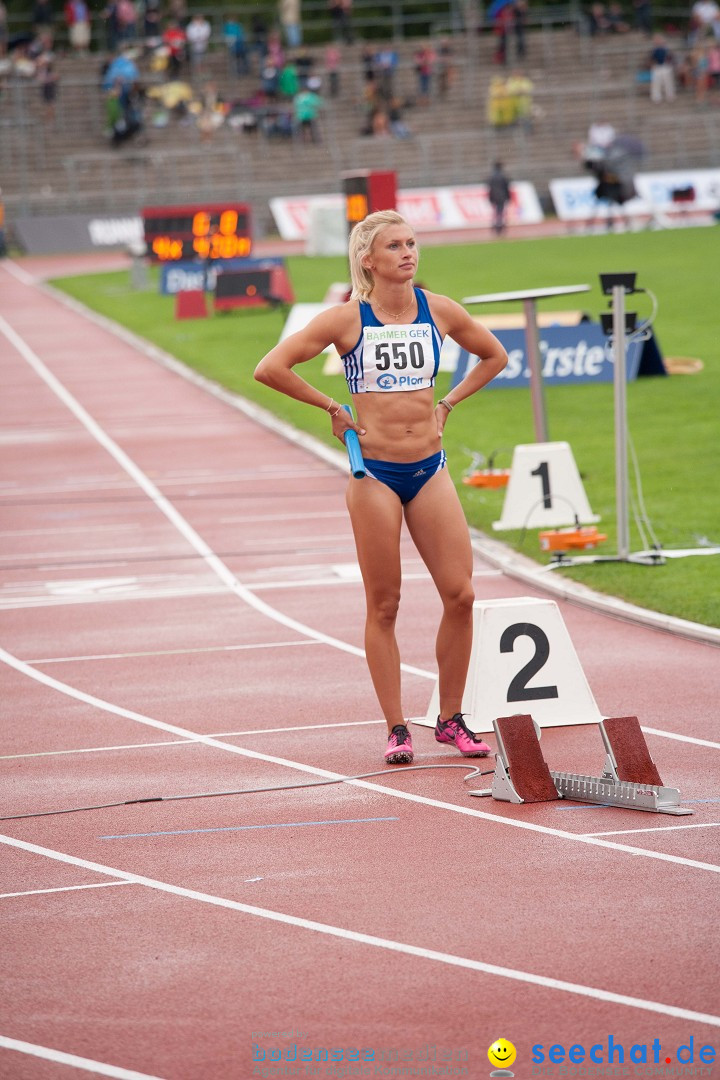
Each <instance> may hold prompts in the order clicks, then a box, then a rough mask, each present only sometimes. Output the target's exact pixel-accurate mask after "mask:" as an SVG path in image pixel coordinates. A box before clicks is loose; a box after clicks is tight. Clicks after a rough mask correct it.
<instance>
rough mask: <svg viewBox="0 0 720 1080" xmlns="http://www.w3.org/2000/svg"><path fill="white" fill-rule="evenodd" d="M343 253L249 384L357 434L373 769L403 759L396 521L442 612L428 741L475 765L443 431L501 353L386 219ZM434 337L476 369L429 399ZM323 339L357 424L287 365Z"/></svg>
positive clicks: (464, 548) (464, 577)
mask: <svg viewBox="0 0 720 1080" xmlns="http://www.w3.org/2000/svg"><path fill="white" fill-rule="evenodd" d="M349 256H350V275H351V280H352V294H351V299H350V300H349V301H348V302H347V303H345V304H342V305H339V306H337V307H333V308H330V309H329V310H327V311H324V312H322V313H321V314H320V315H317V316H316V317H315V318H314V319H313V320H312V321H311V322H310V323H308V325H307V326H306V327H305V329H304V330H301V331H299V332H298V333H296V334H292V335H291V336H289V337H287V338H286V339H285V340H284V341H282V342H281V343H280V344H279V345H276V346H275V348H274V349H271V351H270V352H269V353H268V354H267V355H266V356H265V357H263V359H262V360H261V361H260V363H259V364H258V366H257V368H256V371H255V378H256V379H258V380H259V381H260V382H262V383H265V384H266V385H267V386H270V387H272V388H273V389H274V390H279V391H280V392H281V393H283V394H287V395H289V396H290V397H292V398H295V399H296V400H298V401H303V402H306V403H307V404H308V405H314V406H315V407H316V408H318V409H324V410H325V411H326V412H327V413H329V415H330V417H331V419H332V431H333V434H334V435H335V436H336V437H337V438H338V439H340V441H341V442H343V441H344V436H345V432H346V431H348V430H349V429H352V430H353V431H356V432H357V434H358V436H359V439H360V446H361V449H362V456H363V460H364V463H365V468H366V470H367V475H366V476H365V477H362V478H359V479H356V478H354V477H351V478H350V481H349V484H348V489H347V506H348V510H349V512H350V519H351V522H352V528H353V533H354V536H355V545H356V547H357V555H358V562H359V564H360V571H361V574H362V578H363V583H364V586H365V595H366V602H367V618H366V624H365V651H366V656H367V663H368V667H369V669H370V676H371V678H372V681H373V685H374V687H375V692H376V694H377V697H378V700H379V703H380V707H381V709H382V711H383V714H384V716H385V719H386V720H387V725H388V732H389V737H388V745H387V749H386V751H385V761H386V762H388V763H389V764H400V763H409V762H411V761H412V759H413V750H412V742H411V738H410V733H409V732H408V729H407V726H406V722H405V718H404V714H403V710H402V706H401V700H400V653H399V650H398V645H397V640H396V637H395V623H396V618H397V612H398V604H399V601H400V583H401V566H400V530H401V526H402V521H403V517H404V519H405V521H406V523H407V527H408V530H409V532H410V535H411V537H412V539H413V541H414V543H415V545H416V547H417V549H418V551H419V553H420V556H421V557H422V559H423V561H424V563H425V565H426V566H427V568H428V570H429V571H430V575H431V576H432V579H433V581H434V583H435V586H436V588H437V590H438V592H439V594H440V598H441V600H442V605H443V614H442V619H441V621H440V626H439V629H438V634H437V641H436V657H437V663H438V673H439V691H440V715H439V716H438V719H437V725H436V727H435V738H436V740H437V741H438V742H440V743H452V744H454V745H455V746H456V747H457V749H458V750H459V751H460V753H461V754H464V755H465V756H466V757H484V756H485V755H486V754H488V753H489V752H490V747H489V746H488V745H487V743H485V742H483V741H482V739H481V738H480V737H479V736H478V735H475V734H474V733H473V732H472V731H470V730H469V729H468V727H467V726H466V724H465V722H464V720H463V716H462V713H461V711H460V710H461V708H462V697H463V692H464V689H465V681H466V678H467V671H468V665H469V663H470V650H471V646H472V631H473V619H472V607H473V602H474V599H475V597H474V593H473V586H472V564H473V560H472V549H471V546H470V536H469V533H468V528H467V524H466V521H465V516H464V514H463V511H462V507H461V505H460V500H459V498H458V495H457V492H456V490H455V486H454V484H453V482H452V480H451V479H450V475H449V473H448V470H447V469H446V467H445V452H444V450H443V448H442V435H443V429H444V427H445V424H446V423H447V421H448V417H449V416H450V413H451V412H452V410H453V409H454V408H455V407H456V406H458V405H460V403H461V402H462V401H464V400H465V399H466V398H469V397H470V396H471V395H472V394H474V393H476V392H477V391H478V390H480V389H482V387H483V386H485V385H486V384H487V383H489V382H490V380H491V379H492V378H494V376H495V375H497V374H498V372H500V371H502V369H503V368H504V366H505V364H506V363H507V354H506V352H505V350H504V349H503V347H502V345H501V344H500V342H499V341H498V340H497V338H496V337H494V335H493V334H491V333H490V332H489V330H486V329H485V328H484V327H483V326H481V325H480V324H479V323H477V322H476V321H475V320H474V319H472V318H471V317H470V315H469V314H468V313H467V311H465V309H464V308H463V307H461V306H460V304H458V303H456V302H455V301H454V300H451V299H450V298H449V297H447V296H442V295H438V294H436V293H431V292H427V291H425V290H424V289H420V288H417V287H415V286H414V284H413V280H414V277H415V272H416V270H417V265H418V248H417V243H416V240H415V234H414V232H413V230H412V228H411V227H410V226H409V225H408V224H407V222H406V221H405V219H404V218H403V217H401V215H400V214H398V213H396V212H395V211H394V210H382V211H379V212H377V213H374V214H370V215H369V216H368V217H366V218H365V219H364V221H361V222H359V223H358V224H357V225H356V226H355V227H354V229H353V231H352V233H351V235H350V250H349ZM447 335H449V336H451V337H452V338H453V339H454V340H455V341H456V342H457V343H458V344H459V345H460V346H461V347H462V348H464V349H467V350H468V352H469V353H470V354H471V355H475V356H477V357H479V363H478V364H477V365H476V366H475V367H473V368H472V370H471V371H470V372H469V373H468V374H467V375H466V376H465V378H464V379H463V380H462V381H461V382H460V383H458V385H457V386H455V387H453V389H452V390H451V391H450V393H449V394H448V395H447V396H446V397H445V398H442V399H441V400H440V401H438V402H437V403H435V401H434V393H433V387H434V385H435V378H436V375H437V371H438V365H439V360H440V347H441V344H442V341H443V338H445V337H446V336H447ZM331 343H332V344H334V345H335V347H336V348H337V350H338V352H339V353H340V356H341V357H342V361H343V366H344V371H345V378H346V380H347V384H348V389H349V391H350V393H351V394H352V399H353V404H354V406H355V410H356V413H357V422H355V421H353V419H352V417H351V416H350V414H349V413H348V412H346V411H345V410H344V409H342V408H341V407H340V406H339V405H338V404H337V403H336V402H335V401H333V400H332V399H331V398H330V399H328V395H327V394H324V393H323V392H322V391H321V390H317V389H316V388H315V387H314V386H311V385H310V384H309V383H308V382H306V381H305V380H304V379H303V378H301V376H300V375H298V374H297V372H296V371H295V370H294V368H295V367H296V365H297V364H301V363H303V362H304V361H307V360H311V359H312V358H313V357H315V356H318V355H319V354H320V353H321V352H323V350H324V349H326V348H327V346H328V345H329V344H331Z"/></svg>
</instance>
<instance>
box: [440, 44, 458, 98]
mask: <svg viewBox="0 0 720 1080" xmlns="http://www.w3.org/2000/svg"><path fill="white" fill-rule="evenodd" d="M437 53H438V62H437V81H438V94H439V95H440V97H441V98H445V97H447V95H448V94H449V92H450V90H451V89H452V87H453V85H454V83H455V78H456V76H457V68H456V67H455V50H454V49H453V46H452V44H451V42H449V41H448V39H447V38H440V40H439V42H438V50H437Z"/></svg>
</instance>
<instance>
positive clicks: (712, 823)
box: [585, 821, 720, 836]
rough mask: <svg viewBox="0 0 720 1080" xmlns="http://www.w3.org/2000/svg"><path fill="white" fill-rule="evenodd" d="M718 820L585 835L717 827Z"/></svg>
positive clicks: (595, 833) (616, 834)
mask: <svg viewBox="0 0 720 1080" xmlns="http://www.w3.org/2000/svg"><path fill="white" fill-rule="evenodd" d="M717 828H720V821H701V822H699V823H698V824H693V825H656V826H655V828H654V829H614V830H613V831H612V832H591V833H585V836H626V835H627V834H628V833H655V832H678V831H679V830H680V829H717Z"/></svg>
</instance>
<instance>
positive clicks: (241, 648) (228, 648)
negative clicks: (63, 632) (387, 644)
mask: <svg viewBox="0 0 720 1080" xmlns="http://www.w3.org/2000/svg"><path fill="white" fill-rule="evenodd" d="M319 644H320V643H319V642H318V641H258V642H257V644H251V645H203V646H202V647H198V648H194V649H153V650H150V651H148V652H128V653H88V654H87V655H85V656H44V657H41V658H40V659H36V660H28V661H27V662H28V664H74V663H78V662H79V661H81V660H82V661H87V660H134V659H136V658H137V657H140V656H185V655H186V654H190V653H217V652H245V651H246V650H252V649H281V648H282V649H287V648H298V647H302V648H306V647H307V646H308V645H319Z"/></svg>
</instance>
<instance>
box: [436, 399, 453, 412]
mask: <svg viewBox="0 0 720 1080" xmlns="http://www.w3.org/2000/svg"><path fill="white" fill-rule="evenodd" d="M438 405H444V407H445V408H446V409H447V411H448V412H452V411H453V409H454V408H455V406H454V405H451V404H450V402H449V401H446V400H445V398H444V397H442V398H440V400H439V401H438Z"/></svg>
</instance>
